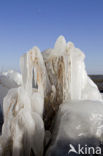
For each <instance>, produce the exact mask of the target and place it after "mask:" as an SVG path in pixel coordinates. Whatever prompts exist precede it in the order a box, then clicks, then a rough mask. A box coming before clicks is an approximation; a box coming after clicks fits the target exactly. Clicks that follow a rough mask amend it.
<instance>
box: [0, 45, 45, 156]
mask: <svg viewBox="0 0 103 156" xmlns="http://www.w3.org/2000/svg"><path fill="white" fill-rule="evenodd" d="M20 65H21V72H22V79H23V81H22V86H21V87H19V88H17V89H11V90H10V91H9V92H8V94H7V96H6V97H5V99H4V103H3V111H4V112H3V113H4V124H3V128H2V136H1V138H0V152H1V155H3V154H4V155H6V156H9V155H11V153H12V155H13V156H20V155H27V156H29V155H30V153H31V152H33V153H34V154H35V155H36V156H41V155H42V153H43V142H44V124H43V120H42V115H43V109H44V89H45V87H46V86H45V87H44V85H45V81H44V78H45V77H44V74H45V66H44V62H43V59H42V56H41V53H40V51H39V49H38V48H37V47H34V48H33V49H31V50H30V51H29V52H28V53H27V54H25V55H24V56H22V57H21V61H20ZM33 69H34V70H35V72H34V70H33ZM34 81H35V82H34ZM33 83H35V84H37V87H36V86H34V85H33Z"/></svg>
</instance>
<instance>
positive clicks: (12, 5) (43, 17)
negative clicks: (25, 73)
mask: <svg viewBox="0 0 103 156" xmlns="http://www.w3.org/2000/svg"><path fill="white" fill-rule="evenodd" d="M59 35H64V36H65V38H66V40H67V41H72V42H74V44H75V46H76V47H78V48H80V49H81V50H82V51H84V53H85V55H86V60H85V62H86V68H87V71H88V73H92V74H103V0H0V69H1V70H7V69H15V70H19V58H20V56H21V55H22V54H23V53H24V52H26V51H28V50H29V49H30V48H32V47H33V46H35V45H36V46H38V47H39V48H40V50H41V51H42V50H44V49H47V48H49V47H50V48H52V47H53V45H54V42H55V40H56V38H57V37H58V36H59Z"/></svg>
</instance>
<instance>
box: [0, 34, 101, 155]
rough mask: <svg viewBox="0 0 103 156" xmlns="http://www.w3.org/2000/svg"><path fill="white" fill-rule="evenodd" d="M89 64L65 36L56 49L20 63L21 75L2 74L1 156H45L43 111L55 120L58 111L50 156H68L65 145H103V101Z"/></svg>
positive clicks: (34, 50)
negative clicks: (87, 70) (65, 155)
mask: <svg viewBox="0 0 103 156" xmlns="http://www.w3.org/2000/svg"><path fill="white" fill-rule="evenodd" d="M84 59H85V55H84V53H83V52H82V51H81V50H80V49H78V48H75V46H74V44H73V43H72V42H67V43H66V40H65V38H64V37H63V36H60V37H59V38H58V39H57V41H56V43H55V45H54V48H52V49H47V50H46V51H44V52H42V53H41V52H40V50H39V48H37V47H34V48H32V49H30V51H28V52H27V53H25V54H24V55H23V56H22V57H21V58H20V68H21V75H20V74H18V73H15V72H14V71H10V72H7V73H2V74H1V76H0V88H1V89H0V96H1V97H4V96H5V95H6V94H7V95H6V96H5V98H4V101H3V115H4V124H3V127H2V135H1V136H0V154H1V156H2V155H3V154H5V155H6V156H9V155H10V154H11V151H12V155H13V156H20V155H22V156H23V155H27V156H29V155H30V152H31V151H32V152H33V153H34V154H35V156H42V155H43V148H44V147H43V146H44V144H43V143H44V136H45V132H44V122H43V112H44V114H45V118H50V119H51V117H52V116H53V111H55V112H57V111H58V113H57V118H56V121H55V128H54V130H53V134H52V138H51V140H52V142H51V144H50V146H49V149H48V151H47V156H54V155H55V154H57V156H60V151H61V155H62V156H63V152H64V153H65V151H64V145H63V146H62V142H64V144H65V146H68V143H73V144H74V143H75V144H78V143H79V142H82V143H87V142H86V141H87V140H86V138H89V139H91V138H95V140H96V143H97V140H99V142H102V141H103V99H102V96H101V94H100V93H99V90H98V88H97V86H96V85H95V83H94V82H93V81H92V80H91V79H90V78H89V77H88V75H87V72H86V69H85V63H84ZM11 88H12V89H11ZM8 90H9V91H8ZM2 92H3V93H4V94H3V95H2ZM7 92H8V93H7ZM51 110H52V111H51ZM45 118H44V121H45ZM84 140H85V141H84ZM88 142H89V141H88ZM90 143H91V142H90ZM59 145H60V146H59ZM58 151H59V154H58Z"/></svg>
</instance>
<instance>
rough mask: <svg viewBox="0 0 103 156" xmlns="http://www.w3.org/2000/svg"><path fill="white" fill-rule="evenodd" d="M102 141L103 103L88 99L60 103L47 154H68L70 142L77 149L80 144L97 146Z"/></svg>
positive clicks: (59, 155)
mask: <svg viewBox="0 0 103 156" xmlns="http://www.w3.org/2000/svg"><path fill="white" fill-rule="evenodd" d="M102 142H103V103H102V102H99V101H87V100H85V101H80V100H78V101H70V102H68V103H63V104H61V105H60V108H59V112H58V114H57V119H56V124H55V128H54V132H53V138H52V144H51V147H50V149H49V151H48V153H47V156H53V155H56V156H62V155H63V156H66V155H67V154H68V151H69V149H70V147H69V145H70V144H72V145H73V147H75V149H77V146H78V145H79V144H80V145H81V146H84V147H85V145H87V146H88V147H89V146H90V147H97V146H100V144H101V143H102ZM72 154H74V155H75V153H72ZM72 154H71V155H72Z"/></svg>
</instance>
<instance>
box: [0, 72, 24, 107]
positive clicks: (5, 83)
mask: <svg viewBox="0 0 103 156" xmlns="http://www.w3.org/2000/svg"><path fill="white" fill-rule="evenodd" d="M21 82H22V77H21V74H20V73H18V72H15V71H13V70H10V71H8V72H2V73H0V105H1V108H2V107H3V106H2V105H3V99H4V97H5V96H6V95H7V93H8V90H9V89H11V88H17V87H18V86H20V85H21Z"/></svg>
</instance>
